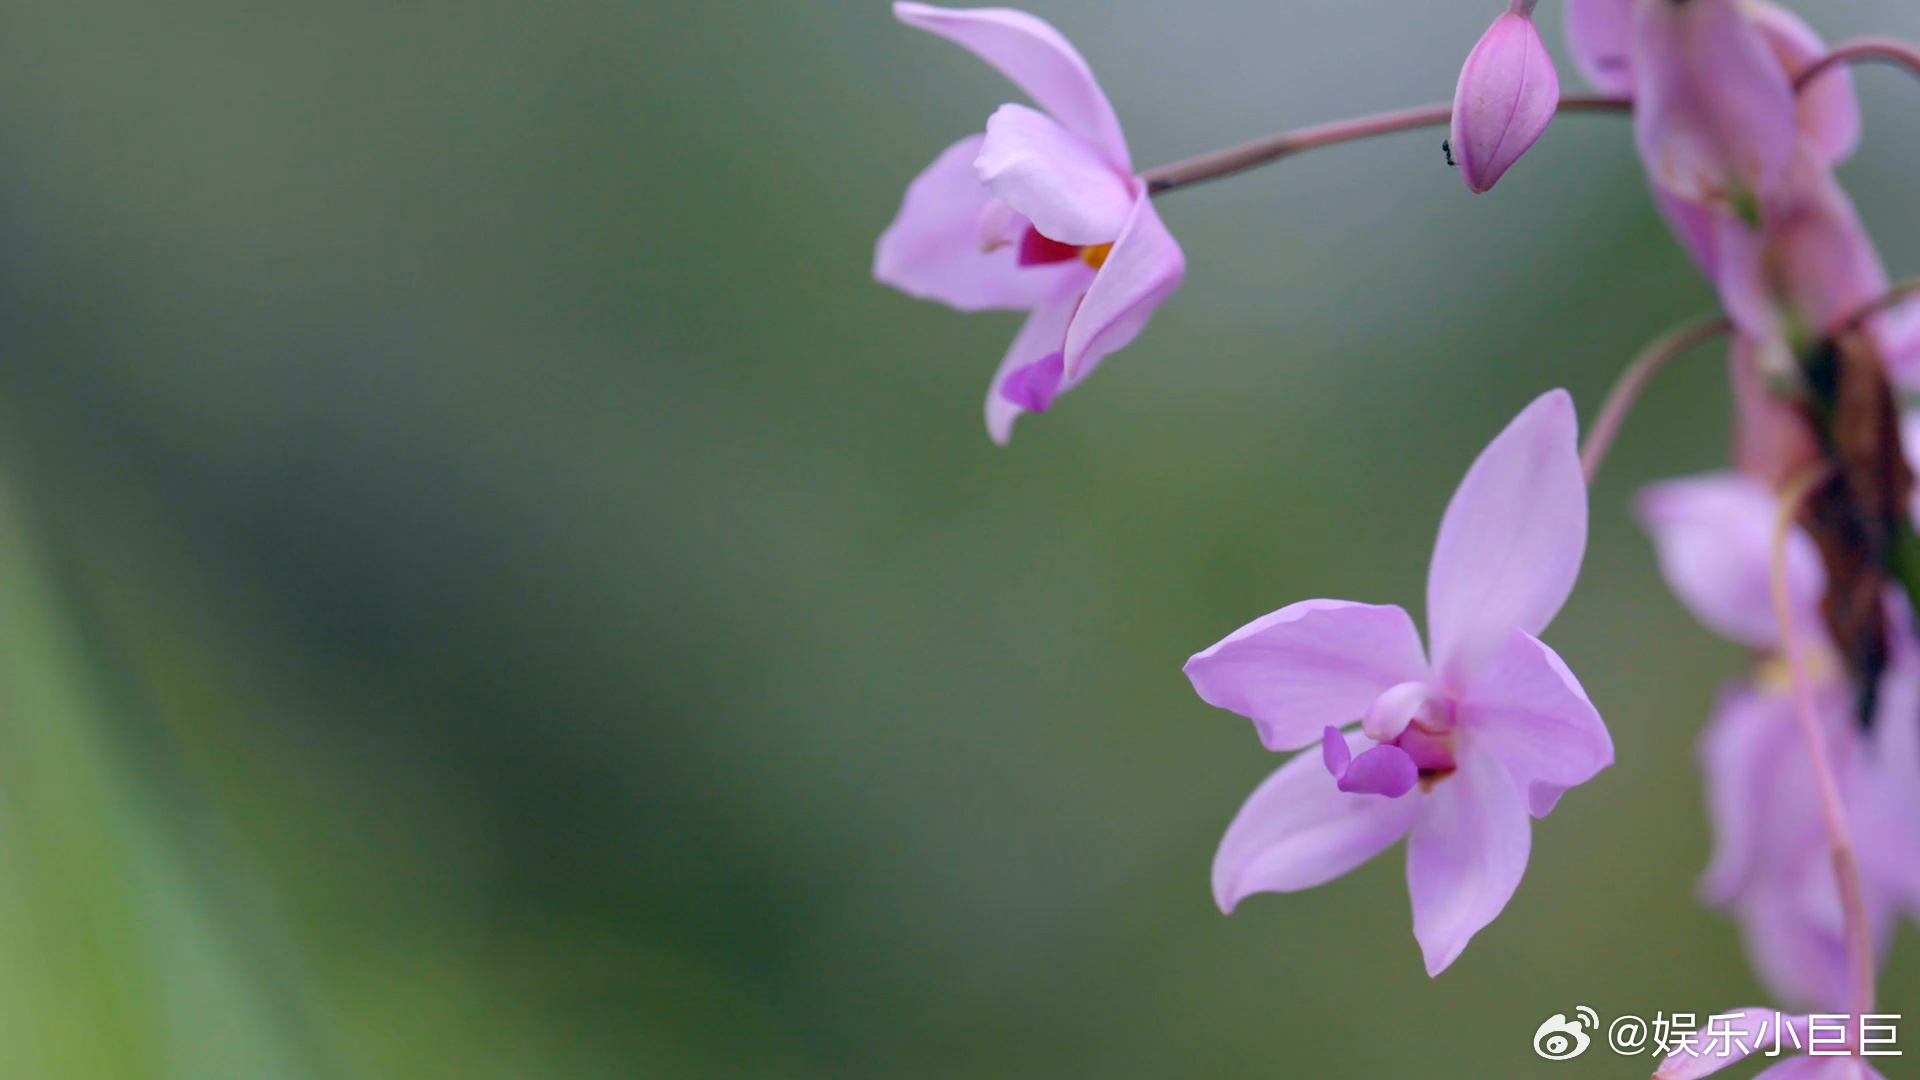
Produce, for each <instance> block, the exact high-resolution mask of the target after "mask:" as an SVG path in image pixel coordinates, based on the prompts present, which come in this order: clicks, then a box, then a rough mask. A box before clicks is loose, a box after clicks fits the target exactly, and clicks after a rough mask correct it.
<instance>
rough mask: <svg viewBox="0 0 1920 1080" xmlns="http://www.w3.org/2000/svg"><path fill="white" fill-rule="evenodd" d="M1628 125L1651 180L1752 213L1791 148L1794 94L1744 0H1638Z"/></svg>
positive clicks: (1632, 36) (1775, 179)
mask: <svg viewBox="0 0 1920 1080" xmlns="http://www.w3.org/2000/svg"><path fill="white" fill-rule="evenodd" d="M1629 41H1630V48H1631V55H1632V59H1633V100H1634V117H1633V128H1634V138H1635V142H1636V143H1637V144H1638V146H1639V149H1640V159H1641V161H1642V162H1643V163H1644V164H1645V165H1646V168H1647V173H1648V175H1649V176H1650V177H1651V178H1652V180H1653V182H1654V184H1655V185H1656V186H1658V187H1660V188H1663V189H1665V190H1666V191H1667V192H1668V193H1670V194H1672V195H1675V196H1678V197H1679V198H1682V199H1685V200H1687V201H1689V202H1693V203H1706V204H1712V205H1715V206H1724V207H1728V208H1731V209H1734V210H1735V211H1737V212H1739V213H1740V214H1742V216H1745V217H1748V218H1752V217H1753V216H1754V214H1755V213H1756V208H1757V203H1758V201H1759V200H1760V199H1761V198H1763V197H1764V196H1766V195H1767V194H1769V193H1770V192H1771V191H1772V190H1773V188H1774V185H1775V184H1776V183H1777V182H1778V181H1779V178H1780V175H1781V173H1782V172H1784V171H1785V170H1786V167H1787V159H1788V157H1789V156H1790V155H1791V154H1792V152H1793V146H1794V141H1795V136H1796V131H1795V122H1796V118H1797V116H1798V108H1799V103H1798V101H1797V100H1796V98H1795V97H1794V93H1793V84H1792V81H1791V80H1790V79H1789V78H1788V76H1787V72H1786V69H1785V68H1784V67H1783V66H1782V65H1781V63H1780V61H1779V59H1778V58H1777V57H1775V55H1774V53H1773V50H1772V48H1771V46H1769V44H1768V42H1767V39H1766V35H1765V34H1763V33H1761V31H1760V27H1759V26H1758V25H1757V24H1756V23H1755V22H1754V20H1753V19H1751V18H1750V17H1748V15H1747V13H1746V11H1745V5H1744V3H1743V0H1679V2H1676V0H1640V2H1638V3H1636V5H1635V6H1634V8H1633V14H1632V22H1631V25H1630V36H1629Z"/></svg>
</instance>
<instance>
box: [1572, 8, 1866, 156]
mask: <svg viewBox="0 0 1920 1080" xmlns="http://www.w3.org/2000/svg"><path fill="white" fill-rule="evenodd" d="M1634 5H1635V0H1566V22H1565V28H1566V35H1567V46H1568V49H1569V51H1571V52H1572V53H1573V61H1574V65H1575V66H1576V67H1578V68H1579V69H1580V73H1581V75H1582V76H1584V77H1585V78H1586V80H1587V82H1588V83H1589V84H1590V85H1592V86H1593V88H1594V89H1596V90H1598V91H1600V92H1601V93H1603V94H1622V95H1631V94H1632V93H1633V91H1634V67H1635V64H1634V46H1633V11H1634ZM1739 10H1740V12H1741V13H1742V14H1744V15H1745V16H1746V17H1747V18H1749V19H1750V20H1752V22H1753V24H1754V25H1755V26H1756V27H1758V28H1759V31H1760V34H1761V37H1762V38H1764V39H1765V41H1766V44H1767V47H1768V48H1769V49H1770V50H1771V51H1772V53H1773V56H1774V59H1775V60H1777V61H1778V62H1779V64H1780V66H1781V68H1782V69H1783V70H1784V71H1785V72H1786V75H1787V78H1788V79H1790V80H1791V79H1795V78H1798V77H1799V75H1800V73H1801V72H1803V71H1805V70H1806V69H1807V68H1808V67H1810V66H1811V65H1812V64H1813V62H1814V61H1815V60H1818V59H1819V58H1820V57H1822V56H1824V55H1826V52H1827V44H1826V42H1824V41H1822V40H1821V39H1820V35H1819V34H1816V33H1814V31H1813V28H1812V27H1810V26H1808V25H1807V24H1806V23H1805V22H1804V21H1802V20H1801V18H1800V17H1799V16H1798V15H1795V14H1794V13H1793V12H1791V11H1788V10H1787V9H1786V8H1783V7H1781V6H1780V5H1778V4H1774V3H1769V2H1767V0H1748V2H1746V3H1743V4H1741V5H1740V7H1739ZM1796 113H1797V123H1798V126H1799V128H1800V132H1801V134H1802V135H1803V136H1804V137H1806V138H1807V139H1808V140H1809V141H1810V142H1811V144H1812V146H1813V147H1814V149H1815V151H1816V153H1818V154H1819V155H1820V157H1821V158H1822V159H1823V160H1825V161H1826V162H1827V164H1829V165H1833V164H1838V163H1839V162H1841V161H1844V160H1845V159H1846V158H1847V157H1848V156H1850V155H1851V154H1852V153H1853V151H1854V148H1855V147H1856V146H1858V145H1859V142H1860V103H1859V101H1858V100H1857V99H1856V98H1855V97H1854V92H1853V75H1852V73H1851V72H1850V71H1848V69H1847V67H1846V65H1844V64H1842V65H1840V66H1838V67H1835V68H1832V69H1830V70H1829V71H1827V72H1826V73H1825V74H1823V75H1821V76H1820V77H1819V78H1818V79H1816V80H1815V81H1814V82H1813V83H1812V84H1810V85H1809V86H1807V87H1806V88H1804V89H1803V90H1801V91H1800V94H1799V102H1798V105H1797V108H1796Z"/></svg>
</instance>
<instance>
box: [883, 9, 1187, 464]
mask: <svg viewBox="0 0 1920 1080" xmlns="http://www.w3.org/2000/svg"><path fill="white" fill-rule="evenodd" d="M893 11H894V14H895V16H897V17H898V18H899V19H900V20H901V21H902V22H904V23H906V24H908V25H909V26H915V27H919V28H920V29H922V30H927V31H929V32H932V33H935V34H939V35H940V36H942V37H944V38H947V39H948V40H950V41H952V42H954V43H956V44H958V45H960V46H962V47H964V48H966V49H968V50H970V51H972V52H973V53H975V54H976V55H978V56H979V57H980V58H981V59H983V60H985V61H987V63H989V64H992V65H993V66H994V67H995V68H997V69H999V70H1000V72H1001V73H1002V74H1004V75H1006V76H1007V78H1009V79H1011V80H1012V81H1013V83H1014V84H1015V85H1016V86H1019V87H1020V88H1021V89H1022V90H1024V91H1026V93H1027V95H1028V96H1029V97H1030V98H1032V99H1033V101H1034V103H1035V104H1037V105H1039V106H1040V108H1039V109H1038V110H1036V109H1032V108H1028V107H1027V106H1024V105H1005V106H1002V107H1001V108H1000V110H999V111H998V112H996V113H994V114H993V116H992V117H991V118H990V119H989V120H988V121H987V130H986V133H985V134H983V135H973V136H969V137H968V138H965V139H962V140H961V141H960V142H958V143H955V144H954V145H953V146H951V147H949V148H948V149H947V150H946V152H944V153H942V154H941V155H940V156H939V157H938V158H937V159H936V160H935V161H934V163H933V164H932V165H931V166H929V167H928V168H927V170H926V171H925V172H923V173H921V174H920V175H919V176H918V177H917V178H915V179H914V181H913V183H912V184H910V185H909V186H908V188H907V193H906V198H905V199H904V201H903V202H902V203H901V206H900V212H899V214H898V216H896V217H895V218H894V221H893V223H892V224H891V225H889V226H888V227H887V230H886V232H884V233H883V234H882V235H881V237H880V240H879V243H878V244H877V245H876V247H875V250H874V264H873V274H874V277H875V279H877V280H878V281H880V282H882V283H883V284H887V285H891V286H893V287H894V288H897V289H899V290H901V291H902V292H905V293H907V294H909V295H911V296H917V297H921V298H923V299H929V300H938V301H940V302H941V303H944V304H947V305H948V306H950V307H954V308H957V309H959V310H961V311H981V310H989V309H1011V310H1016V311H1027V312H1029V314H1028V316H1027V322H1026V325H1025V326H1024V327H1022V329H1021V330H1020V333H1019V334H1018V335H1017V336H1016V337H1015V338H1014V341H1013V346H1012V348H1010V349H1009V350H1008V352H1007V355H1006V357H1005V358H1004V359H1003V360H1002V361H1001V363H1000V367H999V369H998V370H997V371H996V372H995V373H994V376H993V379H992V381H991V382H990V383H989V385H988V389H987V402H986V417H987V431H988V433H989V434H991V435H992V436H993V439H994V441H996V442H999V443H1005V442H1007V440H1008V439H1010V438H1011V437H1012V434H1013V424H1014V421H1015V420H1016V419H1017V418H1018V417H1019V415H1020V414H1021V413H1022V412H1044V411H1045V410H1046V409H1047V407H1048V406H1049V405H1050V404H1051V403H1052V402H1053V399H1054V398H1055V397H1057V396H1058V395H1059V394H1061V393H1064V392H1065V391H1066V390H1068V389H1070V388H1071V387H1073V386H1074V385H1076V384H1078V383H1079V382H1080V380H1082V379H1084V378H1086V376H1087V375H1088V373H1090V372H1091V371H1093V369H1094V368H1095V367H1096V366H1097V365H1098V364H1099V363H1100V360H1101V359H1102V358H1103V357H1105V356H1106V355H1107V354H1109V353H1112V352H1114V351H1116V350H1118V349H1120V348H1123V347H1124V346H1126V345H1127V344H1128V343H1129V342H1131V341H1132V340H1133V339H1134V338H1135V337H1136V336H1138V334H1139V333H1140V331H1141V330H1142V329H1143V328H1145V326H1146V324H1147V320H1148V319H1149V318H1150V317H1151V316H1152V314H1153V311H1154V309H1155V308H1157V307H1158V306H1159V305H1160V304H1161V302H1162V301H1164V300H1165V299H1166V298H1167V297H1168V296H1170V295H1172V293H1173V292H1174V290H1175V289H1177V288H1179V285H1180V281H1181V278H1182V277H1183V276H1184V274H1185V272H1186V260H1185V256H1184V255H1182V253H1181V251H1180V246H1179V244H1177V243H1175V242H1174V239H1173V237H1172V235H1171V234H1169V233H1168V232H1167V230H1166V226H1165V225H1163V224H1162V223H1161V221H1160V217H1159V215H1158V214H1156V213H1155V212H1154V209H1153V203H1152V200H1151V199H1149V198H1148V197H1147V190H1146V185H1145V184H1144V183H1142V182H1141V181H1140V180H1139V178H1138V177H1136V176H1134V174H1133V165H1132V159H1131V157H1130V156H1129V154H1128V151H1127V143H1126V138H1125V136H1124V135H1122V134H1121V131H1120V122H1119V119H1118V118H1117V117H1116V116H1115V115H1114V112H1113V107H1112V106H1111V105H1110V104H1109V103H1108V102H1107V97H1106V94H1105V93H1103V92H1102V91H1101V89H1100V84H1099V83H1097V82H1095V81H1094V78H1093V73H1092V71H1091V70H1090V69H1089V68H1088V67H1087V63H1086V61H1085V60H1084V59H1082V58H1081V56H1080V54H1079V53H1078V52H1076V51H1075V50H1074V48H1073V46H1072V45H1071V44H1069V43H1068V42H1067V40H1066V38H1064V37H1062V36H1061V35H1060V33H1059V31H1057V30H1055V29H1054V28H1053V27H1052V26H1049V25H1048V24H1047V23H1045V22H1043V21H1042V20H1040V19H1038V18H1036V17H1034V16H1032V15H1029V14H1027V13H1025V12H1021V11H1013V10H1010V9H1006V8H976V9H965V10H956V9H949V8H939V7H933V6H931V5H927V4H917V3H896V4H895V5H894V6H893Z"/></svg>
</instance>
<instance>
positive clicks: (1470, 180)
mask: <svg viewBox="0 0 1920 1080" xmlns="http://www.w3.org/2000/svg"><path fill="white" fill-rule="evenodd" d="M1532 8H1533V4H1532V3H1529V2H1527V0H1514V4H1513V8H1512V10H1510V11H1508V12H1507V13H1506V14H1504V15H1502V16H1500V17H1499V18H1498V19H1495V20H1494V21H1493V25H1492V26H1491V27H1489V28H1488V29H1487V32H1486V34H1485V35H1483V36H1482V37H1481V38H1480V42H1479V44H1477V45H1475V46H1474V47H1473V51H1472V52H1471V53H1468V54H1467V62H1466V64H1465V65H1463V66H1462V67H1461V68H1460V82H1459V84H1458V85H1457V86H1456V87H1455V88H1454V91H1453V135H1452V138H1451V139H1450V140H1449V141H1450V142H1451V144H1452V147H1453V155H1454V159H1455V160H1456V161H1457V162H1458V163H1459V165H1460V176H1461V178H1462V179H1464V180H1465V181H1466V182H1467V187H1469V188H1471V189H1473V191H1474V192H1475V193H1476V194H1479V193H1484V192H1486V191H1489V190H1491V189H1492V187H1493V185H1494V184H1495V183H1498V182H1499V180H1500V177H1501V175H1502V174H1504V173H1505V172H1506V171H1507V170H1508V169H1509V168H1511V167H1512V166H1513V163H1514V162H1516V161H1518V160H1520V155H1522V154H1524V153H1526V152H1527V149H1528V148H1529V147H1531V146H1532V145H1533V144H1534V141H1535V140H1537V139H1538V138H1540V135H1541V133H1542V132H1544V131H1546V130H1547V125H1548V124H1550V123H1552V122H1553V112H1554V110H1555V109H1556V108H1558V107H1559V105H1560V76H1559V75H1558V74H1557V73H1556V72H1555V71H1554V70H1553V59H1552V57H1549V56H1548V55H1547V46H1546V44H1545V43H1544V42H1542V41H1541V40H1540V31H1539V30H1538V29H1536V28H1535V27H1534V25H1533V20H1532V19H1531V18H1528V14H1529V13H1530V12H1531V11H1532Z"/></svg>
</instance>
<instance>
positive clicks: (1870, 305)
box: [1828, 278, 1920, 338]
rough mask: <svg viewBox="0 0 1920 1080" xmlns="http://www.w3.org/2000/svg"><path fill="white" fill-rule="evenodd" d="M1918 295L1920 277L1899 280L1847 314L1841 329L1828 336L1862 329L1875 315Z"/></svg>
mask: <svg viewBox="0 0 1920 1080" xmlns="http://www.w3.org/2000/svg"><path fill="white" fill-rule="evenodd" d="M1916 295H1920V278H1914V279H1911V280H1909V281H1902V282H1898V283H1896V284H1895V285H1894V286H1893V287H1892V288H1890V289H1888V290H1887V291H1886V292H1883V293H1881V294H1880V295H1879V296H1876V297H1874V298H1873V299H1872V300H1869V301H1867V302H1866V303H1865V304H1862V305H1860V309H1859V310H1858V311H1855V312H1854V313H1853V314H1852V315H1849V316H1847V321H1846V322H1843V323H1841V324H1840V327H1839V329H1837V330H1835V331H1834V332H1833V333H1832V334H1829V335H1828V336H1829V337H1835V338H1837V337H1839V336H1840V335H1841V334H1848V333H1852V332H1853V331H1855V330H1858V329H1860V327H1861V325H1862V324H1864V323H1865V322H1866V321H1867V320H1868V319H1871V318H1873V317H1874V316H1875V315H1878V314H1880V313H1881V312H1883V311H1887V310H1888V309H1890V308H1896V307H1899V306H1900V305H1901V304H1902V303H1904V302H1906V301H1907V300H1908V299H1909V298H1911V297H1913V296H1916Z"/></svg>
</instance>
